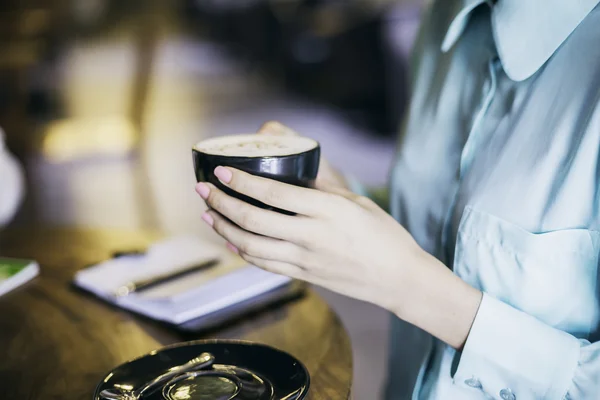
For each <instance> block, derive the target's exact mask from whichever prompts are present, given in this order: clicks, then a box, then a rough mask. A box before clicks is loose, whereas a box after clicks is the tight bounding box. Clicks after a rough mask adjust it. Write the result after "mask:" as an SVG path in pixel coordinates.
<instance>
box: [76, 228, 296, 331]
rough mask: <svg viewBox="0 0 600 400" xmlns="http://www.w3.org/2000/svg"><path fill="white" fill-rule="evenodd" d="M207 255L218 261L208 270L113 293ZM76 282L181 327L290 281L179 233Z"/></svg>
mask: <svg viewBox="0 0 600 400" xmlns="http://www.w3.org/2000/svg"><path fill="white" fill-rule="evenodd" d="M211 259H216V260H218V262H216V263H215V264H214V265H213V266H211V267H209V268H206V269H203V270H199V271H197V272H193V273H191V274H186V275H184V276H182V277H180V278H177V279H174V280H171V281H168V282H165V283H161V284H159V285H155V286H152V287H151V288H148V289H144V290H141V291H139V292H133V293H131V294H128V295H125V296H117V295H116V294H115V293H116V292H117V291H118V288H119V287H122V286H123V285H126V284H128V283H130V282H134V281H140V280H148V279H149V278H152V277H153V276H159V275H160V276H163V275H164V274H165V273H166V272H175V271H178V270H181V269H184V268H187V267H189V266H190V265H194V264H202V263H205V262H206V261H208V260H211ZM74 283H75V285H77V286H78V287H80V288H82V289H84V290H87V291H89V292H91V293H93V294H95V295H96V296H98V297H100V298H102V299H104V300H106V301H108V302H110V303H113V304H115V305H117V306H118V307H121V308H124V309H127V310H131V311H133V312H136V313H139V314H142V315H145V316H147V317H149V318H152V319H156V320H160V321H164V322H167V323H170V324H175V325H185V324H186V323H188V322H190V321H192V320H196V319H198V318H201V317H206V316H208V315H212V316H214V315H215V314H218V313H219V312H220V311H221V310H223V311H225V310H229V309H230V308H231V307H233V306H236V305H240V304H246V303H248V304H251V303H252V301H251V300H252V299H255V298H258V297H261V296H263V295H265V294H267V293H272V292H273V291H275V290H276V289H280V288H282V287H284V286H286V285H289V284H290V283H291V279H290V278H288V277H285V276H282V275H277V274H273V273H270V272H267V271H264V270H262V269H260V268H257V267H255V266H253V265H250V264H248V263H246V262H245V261H244V260H242V259H241V258H239V257H238V256H237V255H235V254H233V253H231V252H229V251H227V250H226V249H225V248H224V247H221V246H218V245H215V244H212V243H208V242H206V241H204V240H202V239H201V238H196V237H177V238H171V239H167V240H164V241H161V242H158V243H156V244H154V245H153V246H151V247H150V248H149V249H148V250H147V251H146V252H145V253H144V254H136V255H131V256H123V257H118V258H114V259H111V260H107V261H104V262H102V263H99V264H97V265H94V266H91V267H89V268H86V269H83V270H81V271H79V272H78V273H77V274H76V275H75V278H74ZM238 311H239V310H238ZM199 328H201V327H199Z"/></svg>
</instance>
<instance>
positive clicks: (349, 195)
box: [317, 182, 379, 209]
mask: <svg viewBox="0 0 600 400" xmlns="http://www.w3.org/2000/svg"><path fill="white" fill-rule="evenodd" d="M317 189H319V190H321V191H323V192H327V193H331V194H334V195H337V196H341V197H344V198H345V199H348V200H350V201H351V202H353V203H355V204H358V205H360V206H361V207H363V208H366V209H373V208H379V206H377V204H375V202H373V200H371V199H370V198H368V197H365V196H361V195H358V194H356V193H354V192H352V191H350V190H348V189H346V188H343V187H340V186H337V185H332V184H328V183H327V182H324V183H321V184H319V183H317Z"/></svg>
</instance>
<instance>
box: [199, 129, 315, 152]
mask: <svg viewBox="0 0 600 400" xmlns="http://www.w3.org/2000/svg"><path fill="white" fill-rule="evenodd" d="M318 146H319V144H318V143H317V142H316V141H315V140H313V139H309V138H306V137H301V136H267V135H256V134H249V135H235V136H223V137H216V138H211V139H207V140H204V141H202V142H200V143H198V144H196V146H194V149H195V150H196V151H199V152H201V153H204V154H210V155H215V156H224V157H284V156H291V155H294V154H301V153H305V152H307V151H310V150H313V149H315V148H316V147H318Z"/></svg>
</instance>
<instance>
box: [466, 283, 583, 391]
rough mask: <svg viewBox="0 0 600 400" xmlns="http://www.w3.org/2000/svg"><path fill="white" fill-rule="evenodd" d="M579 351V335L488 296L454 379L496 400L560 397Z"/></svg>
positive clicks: (484, 296) (484, 299)
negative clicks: (569, 332) (566, 331)
mask: <svg viewBox="0 0 600 400" xmlns="http://www.w3.org/2000/svg"><path fill="white" fill-rule="evenodd" d="M579 354H580V344H579V341H578V340H577V339H576V338H575V337H574V336H572V335H569V334H568V333H565V332H563V331H561V330H558V329H555V328H552V327H551V326H549V325H546V324H544V323H543V322H541V321H539V320H538V319H536V318H534V317H532V316H530V315H528V314H526V313H524V312H522V311H519V310H517V309H515V308H513V307H511V306H509V305H508V304H506V303H503V302H501V301H499V300H497V299H495V298H493V297H491V296H489V295H487V294H484V295H483V299H482V301H481V305H480V307H479V311H478V312H477V316H476V317H475V321H474V322H473V326H472V327H471V332H470V333H469V337H468V338H467V342H466V343H465V347H464V349H463V351H462V355H461V358H460V362H459V365H458V369H457V371H456V373H455V374H454V382H455V384H457V385H463V386H466V387H470V388H471V389H472V390H482V391H484V392H485V393H487V394H488V395H489V396H491V398H493V399H501V400H516V399H518V400H529V399H531V400H534V399H548V400H553V399H556V400H560V399H563V398H564V397H565V395H566V393H567V390H568V389H569V386H570V385H571V382H572V379H573V376H574V373H575V369H576V368H577V364H578V360H579Z"/></svg>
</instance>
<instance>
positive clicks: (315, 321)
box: [0, 230, 352, 400]
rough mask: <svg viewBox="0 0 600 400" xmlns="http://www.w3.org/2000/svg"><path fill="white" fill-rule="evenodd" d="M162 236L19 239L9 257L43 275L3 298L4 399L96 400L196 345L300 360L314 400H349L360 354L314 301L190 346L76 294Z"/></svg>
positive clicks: (9, 236)
mask: <svg viewBox="0 0 600 400" xmlns="http://www.w3.org/2000/svg"><path fill="white" fill-rule="evenodd" d="M158 237H159V235H157V234H152V233H141V232H119V231H96V230H94V231H91V230H35V231H34V230H10V231H5V232H3V233H0V255H2V256H12V257H21V258H31V259H35V260H37V261H38V262H39V264H40V266H41V274H40V276H39V277H38V278H36V279H35V280H33V281H31V282H30V283H28V284H26V285H25V286H23V287H21V288H19V289H17V290H15V291H14V292H11V293H8V294H6V295H5V296H2V297H0V343H1V348H2V356H1V357H0V399H6V400H10V399H31V400H33V399H44V400H54V399H56V400H59V399H60V400H64V399H77V400H81V399H83V400H85V399H91V398H92V395H93V389H94V387H95V385H96V384H97V382H98V381H99V380H100V379H101V378H102V377H103V376H104V375H105V374H106V373H107V372H108V371H110V370H111V369H112V368H114V367H115V366H117V365H118V364H120V363H122V362H124V361H127V360H130V359H132V358H134V357H137V356H140V355H142V354H145V353H147V352H149V351H151V350H154V349H157V348H159V347H161V346H163V345H167V344H171V343H176V342H180V341H183V340H191V339H209V338H228V339H231V338H236V339H246V340H252V341H258V342H262V343H265V344H268V345H271V346H275V347H277V348H279V349H282V350H284V351H287V352H289V353H290V354H292V355H294V356H295V357H297V358H298V359H300V360H301V361H302V362H303V363H304V364H305V365H306V367H307V368H308V370H309V371H310V375H311V388H310V392H309V399H311V400H336V399H344V400H345V399H348V398H349V396H350V386H351V380H352V360H351V348H350V341H349V339H348V336H347V334H346V332H345V330H344V328H343V327H342V325H341V324H340V321H339V320H338V318H337V316H336V315H335V314H334V313H333V312H332V311H331V309H330V308H329V307H328V306H327V304H326V303H325V302H324V301H323V300H322V299H321V298H319V297H318V296H317V295H316V294H315V293H314V292H312V291H308V293H307V295H306V296H305V297H303V298H301V299H299V300H296V301H293V302H291V303H288V304H286V305H284V306H281V307H279V308H276V309H274V310H270V311H265V312H262V313H259V314H257V315H254V316H252V317H249V318H247V319H245V320H242V321H239V322H236V323H235V324H233V325H231V326H229V327H226V328H224V329H221V330H219V331H213V332H210V333H205V334H202V335H196V336H192V337H189V336H187V337H184V336H182V334H181V333H178V332H176V331H174V330H172V329H169V328H167V327H165V326H162V325H160V324H158V323H153V322H148V321H145V320H142V319H140V318H138V317H135V316H133V315H131V314H129V313H127V312H125V311H120V310H118V309H115V308H113V307H111V306H109V305H107V304H105V303H103V302H101V301H99V300H97V299H95V298H93V297H91V296H88V295H85V294H83V293H81V292H79V291H77V290H76V289H73V288H72V287H71V286H70V281H71V279H72V277H73V274H74V273H75V271H77V270H78V269H80V268H82V267H83V266H85V265H87V264H89V263H93V262H98V261H101V260H103V259H106V258H108V257H109V256H110V255H111V253H112V252H113V251H119V250H129V249H133V248H145V247H146V246H147V245H148V244H149V243H151V241H152V240H154V239H156V238H158Z"/></svg>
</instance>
